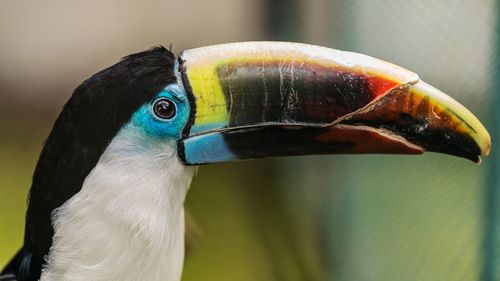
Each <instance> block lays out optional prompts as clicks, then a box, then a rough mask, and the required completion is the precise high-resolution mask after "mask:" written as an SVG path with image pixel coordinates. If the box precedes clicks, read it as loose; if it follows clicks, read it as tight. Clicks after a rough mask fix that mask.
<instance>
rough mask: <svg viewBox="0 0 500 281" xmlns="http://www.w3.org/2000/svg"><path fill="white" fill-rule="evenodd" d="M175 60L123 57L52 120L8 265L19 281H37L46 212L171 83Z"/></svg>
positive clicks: (46, 245) (46, 239) (163, 52)
mask: <svg viewBox="0 0 500 281" xmlns="http://www.w3.org/2000/svg"><path fill="white" fill-rule="evenodd" d="M174 65H175V56H174V54H173V53H172V52H170V51H168V50H167V49H165V48H164V47H162V46H158V47H154V48H152V49H150V50H148V51H144V52H140V53H136V54H132V55H129V56H127V57H125V58H123V59H122V60H121V61H120V62H118V63H117V64H115V65H113V66H111V67H109V68H106V69H104V70H102V71H100V72H98V73H96V74H95V75H93V76H92V77H90V78H89V79H87V80H86V81H84V82H83V83H82V84H81V85H80V86H78V87H77V88H76V89H75V90H74V92H73V95H72V96H71V98H70V99H69V101H68V102H67V103H66V105H65V106H64V108H63V110H62V112H61V114H60V115H59V117H58V118H57V120H56V122H55V124H54V126H53V128H52V131H51V133H50V135H49V137H48V139H47V141H46V143H45V146H44V148H43V150H42V152H41V155H40V158H39V160H38V163H37V166H36V169H35V173H34V175H33V182H32V186H31V190H30V198H29V203H28V211H27V214H26V228H25V229H26V230H25V240H24V248H23V250H22V251H20V253H18V255H21V256H20V257H18V256H16V258H15V259H14V260H13V262H14V263H15V264H14V265H13V264H10V266H11V267H10V268H11V271H9V272H12V267H16V268H17V272H15V274H16V275H18V276H17V277H18V279H19V281H34V280H38V279H39V277H40V274H41V270H42V268H43V266H44V263H45V258H46V255H47V254H48V252H49V249H50V247H51V245H52V236H53V234H54V230H53V228H52V221H51V215H52V212H53V211H54V210H55V209H57V208H58V207H60V206H61V205H62V204H64V203H65V202H66V201H67V200H68V199H70V198H71V197H72V196H73V195H75V194H76V193H78V192H79V191H80V189H81V187H82V184H83V181H84V180H85V178H86V177H87V175H88V174H89V173H90V171H91V170H92V169H93V168H94V166H95V165H96V164H97V162H98V160H99V158H100V156H101V154H102V153H103V152H104V150H105V149H106V147H107V146H108V144H109V143H110V141H111V140H112V138H113V137H114V136H115V135H116V133H117V132H118V131H119V130H120V128H122V126H123V125H124V124H126V123H127V122H128V121H129V119H130V117H131V116H132V114H133V112H134V111H136V110H137V109H138V108H139V107H140V106H141V105H142V104H144V103H145V102H147V101H150V100H151V99H153V98H154V96H155V95H156V94H158V93H159V92H160V91H161V90H162V89H163V88H165V87H166V86H167V85H168V84H171V83H174V82H176V76H175V73H174Z"/></svg>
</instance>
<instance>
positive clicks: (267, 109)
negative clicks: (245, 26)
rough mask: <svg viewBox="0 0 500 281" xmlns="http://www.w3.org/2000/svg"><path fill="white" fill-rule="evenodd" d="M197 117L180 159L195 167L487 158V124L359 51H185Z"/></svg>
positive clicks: (235, 47) (183, 66)
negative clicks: (303, 160)
mask: <svg viewBox="0 0 500 281" xmlns="http://www.w3.org/2000/svg"><path fill="white" fill-rule="evenodd" d="M179 61H180V63H179V70H180V73H181V75H182V80H183V83H184V86H185V88H186V90H187V91H188V95H189V96H190V102H191V116H190V120H189V121H188V124H187V125H186V127H185V129H184V133H183V138H182V139H181V140H180V141H179V156H180V158H181V159H182V161H184V162H185V163H186V164H189V165H198V164H206V163H216V162H223V161H233V160H239V159H249V158H260V157H266V156H283V155H308V154H335V153H402V154H420V153H423V152H424V151H426V150H427V151H435V152H441V153H446V154H451V155H456V156H460V157H464V158H468V159H471V160H473V161H475V162H479V161H480V156H485V155H487V154H488V153H489V150H490V145H491V141H490V137H489V135H488V132H487V131H486V129H485V128H484V127H483V125H482V124H481V122H480V121H479V120H478V119H477V118H476V117H475V116H474V115H473V114H472V113H470V111H468V110H467V109H466V108H465V107H463V106H462V105H460V104H459V103H458V102H456V101H455V100H453V99H452V98H450V97H449V96H447V95H446V94H444V93H442V92H441V91H439V90H437V89H435V88H433V87H432V86H430V85H428V84H426V83H424V82H422V81H420V80H419V78H418V76H417V75H416V74H415V73H413V72H410V71H408V70H406V69H403V68H401V67H398V66H396V65H393V64H390V63H387V62H384V61H381V60H378V59H375V58H372V57H369V56H365V55H361V54H356V53H349V52H342V51H338V50H333V49H328V48H324V47H318V46H312V45H305V44H297V43H284V42H246V43H234V44H225V45H216V46H210V47H204V48H198V49H193V50H187V51H184V52H183V53H182V54H181V56H180V58H179Z"/></svg>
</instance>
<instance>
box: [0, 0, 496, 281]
mask: <svg viewBox="0 0 500 281" xmlns="http://www.w3.org/2000/svg"><path fill="white" fill-rule="evenodd" d="M499 12H500V8H499V5H498V3H497V2H496V1H495V0H481V1H479V0H463V1H456V0H440V1H431V0H406V1H399V0H294V1H286V0H258V1H246V0H212V1H195V0H184V1H166V0H146V1H130V0H106V1H97V0H92V1H84V0H77V1H56V0H44V1H34V0H32V1H28V0H3V1H0V117H1V118H0V266H3V265H4V264H6V263H7V262H8V260H9V258H10V257H11V256H12V255H13V254H14V253H15V252H16V250H17V249H18V248H19V247H20V246H21V241H22V233H23V227H24V212H25V207H26V194H27V192H28V189H29V186H30V182H31V174H32V172H33V168H34V165H35V163H36V160H37V158H38V153H39V151H40V149H41V147H42V145H43V141H44V138H45V137H46V136H47V134H48V131H49V130H50V127H51V125H52V122H53V120H54V118H55V117H56V116H57V114H58V112H59V110H60V108H61V106H62V104H63V103H64V102H65V100H66V99H67V98H68V97H69V96H70V94H71V91H72V89H73V88H75V87H76V86H77V85H78V84H79V83H80V82H81V81H83V80H84V79H85V78H87V77H88V76H90V75H91V74H93V73H95V72H97V71H98V70H100V69H102V68H104V67H106V66H108V65H110V64H113V63H114V62H116V61H117V60H118V59H119V58H120V57H122V56H124V55H126V54H129V53H132V52H136V51H140V50H143V49H147V48H149V47H150V46H153V45H157V44H162V45H165V46H168V45H169V44H171V43H172V44H173V50H174V51H175V52H176V53H179V52H180V51H182V50H183V49H187V48H193V47H197V46H203V45H210V44H216V43H225V42H235V41H248V40H289V41H299V42H306V43H311V44H317V45H324V46H328V47H333V48H337V49H344V50H351V51H356V52H361V53H365V54H369V55H372V56H375V57H378V58H381V59H385V60H388V61H391V62H394V63H396V64H399V65H402V66H404V67H406V68H409V69H411V70H413V71H415V72H416V73H418V74H420V77H421V78H422V79H423V80H425V81H427V82H429V83H430V84H432V85H434V86H436V87H438V88H440V89H442V90H443V91H445V92H447V93H449V94H450V95H452V96H453V97H455V98H456V99H457V100H459V101H460V102H461V103H463V104H464V105H466V106H467V107H468V108H469V109H471V110H472V111H473V112H474V113H476V114H477V115H478V116H479V117H480V119H481V120H483V121H484V122H485V124H486V126H487V127H488V129H489V130H490V132H491V133H492V136H493V141H494V146H493V153H492V155H491V156H490V157H489V158H487V159H485V160H484V162H483V164H482V165H480V166H477V165H475V164H473V163H470V162H468V161H466V160H462V159H456V158H452V157H449V156H443V155H436V154H426V155H424V156H322V157H315V156H314V157H296V158H280V159H271V160H259V161H250V162H241V163H231V164H223V165H211V166H206V167H202V168H200V170H199V173H198V176H197V177H196V178H195V180H194V183H193V186H192V187H191V190H190V192H189V194H188V199H187V203H186V205H187V209H188V212H189V215H190V219H189V221H190V223H189V225H188V227H189V229H190V230H191V231H190V232H191V233H192V234H191V236H190V241H191V242H190V244H189V245H190V247H189V251H188V256H187V259H186V265H185V271H184V276H183V280H186V281H188V280H207V281H208V280H243V281H244V280H312V281H314V280H356V281H365V280H366V281H374V280H375V281H378V280H380V281H387V280H426V281H428V280H467V281H469V280H484V281H492V280H500V257H499V251H500V244H499V243H500V232H499V230H500V228H499V220H500V212H499V208H498V198H499V196H500V192H499V189H500V180H499V177H498V169H499V167H500V166H499V163H500V155H499V153H498V151H496V146H495V143H496V142H495V140H496V138H495V136H496V135H497V132H498V130H499V127H500V125H499V124H500V114H498V113H497V109H498V108H499V106H500V98H499V96H498V90H497V89H498V87H499V86H500V82H499V81H498V80H499V78H498V77H499V69H500V63H499V59H500V57H499V56H498V54H499V50H500V48H499V46H498V45H499V43H500V40H499V36H498V33H499V25H498V23H497V22H498V15H499Z"/></svg>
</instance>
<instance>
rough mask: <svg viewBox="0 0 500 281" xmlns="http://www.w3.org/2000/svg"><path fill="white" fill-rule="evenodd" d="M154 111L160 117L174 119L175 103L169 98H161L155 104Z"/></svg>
mask: <svg viewBox="0 0 500 281" xmlns="http://www.w3.org/2000/svg"><path fill="white" fill-rule="evenodd" d="M153 112H154V114H155V115H156V117H158V118H160V119H172V117H174V116H175V112H176V108H175V104H174V102H172V101H171V100H169V99H159V100H157V101H155V103H154V104H153Z"/></svg>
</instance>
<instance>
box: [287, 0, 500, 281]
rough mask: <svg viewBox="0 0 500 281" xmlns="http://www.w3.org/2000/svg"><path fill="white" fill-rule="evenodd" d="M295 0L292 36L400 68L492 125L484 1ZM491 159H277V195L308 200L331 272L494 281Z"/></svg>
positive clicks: (489, 26) (493, 57) (491, 42)
mask: <svg viewBox="0 0 500 281" xmlns="http://www.w3.org/2000/svg"><path fill="white" fill-rule="evenodd" d="M296 4H297V5H298V6H300V7H301V9H299V10H301V11H303V13H302V15H301V17H300V18H299V20H298V23H296V27H297V28H296V32H295V33H290V34H289V36H290V38H291V39H295V40H297V39H299V40H300V39H302V40H306V41H308V42H313V43H317V42H318V41H321V42H323V44H326V45H328V46H330V47H334V48H338V49H344V50H352V51H356V52H361V53H365V54H369V55H372V56H375V57H378V58H382V59H385V60H388V61H391V62H395V63H397V64H399V65H402V66H405V67H406V68H409V69H411V70H413V71H415V72H416V73H418V74H419V75H420V77H421V78H422V79H423V80H425V81H427V82H429V83H430V84H433V85H435V86H437V87H438V88H440V89H442V90H443V91H445V92H447V93H449V94H451V95H452V96H453V97H455V98H456V99H457V100H459V101H461V102H462V103H463V104H465V105H466V106H467V107H469V108H471V109H472V111H473V112H475V113H476V114H478V116H480V118H481V119H483V120H485V121H486V122H487V124H488V125H489V129H490V130H495V129H496V128H495V126H497V127H498V125H496V123H495V121H494V116H493V114H494V112H495V110H496V109H497V108H496V107H495V103H496V102H497V101H496V98H497V94H498V93H497V90H496V87H497V86H498V83H499V82H498V81H497V80H498V72H496V71H495V67H496V66H497V65H498V59H499V58H498V48H497V47H496V43H497V41H496V38H497V37H496V33H497V32H498V30H497V29H496V27H497V25H496V21H497V14H498V9H497V7H496V4H497V3H495V1H493V0H491V1H453V0H445V1H431V0H427V1H391V0H385V1H382V0H381V1H371V0H354V1H353V0H337V1H320V0H317V1H300V2H297V3H296ZM318 11H319V12H318ZM325 35H326V36H325ZM326 38H328V40H326ZM495 157H496V153H495V152H494V153H493V155H492V159H489V160H487V165H482V166H479V167H478V166H476V165H473V164H470V163H465V162H463V161H462V160H457V159H451V158H450V157H446V156H440V155H425V156H424V157H418V158H413V157H393V156H354V157H353V156H348V157H347V156H346V157H344V156H341V157H338V156H337V157H332V158H329V159H325V158H322V157H321V158H307V159H303V160H302V161H301V162H300V165H299V166H298V165H297V163H296V162H295V163H291V162H289V161H288V160H283V161H282V164H283V165H284V166H286V167H287V168H285V172H284V174H283V180H284V181H286V182H287V184H284V187H283V190H282V193H285V192H290V191H289V190H285V189H290V186H294V187H295V190H296V192H297V193H298V196H295V197H293V198H294V199H295V200H292V203H291V204H289V208H291V209H296V208H298V207H297V206H300V205H301V204H308V206H309V207H310V209H312V211H310V212H309V218H320V221H319V222H318V224H317V228H316V231H317V232H316V233H315V235H316V239H317V240H316V241H318V245H317V248H318V249H323V250H324V253H325V252H326V254H324V255H323V256H322V259H323V260H325V261H326V262H325V263H324V264H323V266H324V271H323V276H328V278H329V279H330V280H358V281H362V280H372V281H373V280H500V275H499V273H500V272H499V269H500V267H499V262H500V260H499V259H498V255H496V253H497V252H498V250H499V248H498V245H499V244H498V242H499V237H497V234H496V233H498V232H497V230H496V228H497V225H498V222H497V221H498V220H499V219H500V217H499V213H498V207H497V206H496V204H497V203H496V202H497V201H496V199H495V198H496V197H497V196H498V189H499V188H500V187H499V186H498V185H497V184H498V183H497V182H496V181H497V180H496V174H497V173H498V171H496V170H495V168H492V169H490V170H489V169H488V168H489V167H491V165H493V164H492V163H493V162H494V161H495V159H494V158H495ZM488 161H489V162H488ZM488 165H490V166H488ZM296 170H308V171H309V172H308V173H306V175H301V174H298V173H297V172H296ZM325 179H327V180H325ZM311 192H314V193H315V195H314V196H312V195H311ZM325 194H326V195H325ZM304 198H306V199H307V198H312V199H309V200H304ZM318 202H320V203H318Z"/></svg>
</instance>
